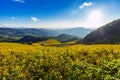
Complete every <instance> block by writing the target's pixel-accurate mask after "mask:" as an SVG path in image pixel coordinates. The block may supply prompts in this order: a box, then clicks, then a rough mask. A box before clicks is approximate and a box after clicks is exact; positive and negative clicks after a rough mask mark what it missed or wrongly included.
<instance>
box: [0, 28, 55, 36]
mask: <svg viewBox="0 0 120 80" xmlns="http://www.w3.org/2000/svg"><path fill="white" fill-rule="evenodd" d="M0 35H5V36H14V37H23V36H26V35H36V36H56V35H57V32H55V31H53V30H48V29H37V28H16V29H15V28H0Z"/></svg>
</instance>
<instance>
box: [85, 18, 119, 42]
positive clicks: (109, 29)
mask: <svg viewBox="0 0 120 80" xmlns="http://www.w3.org/2000/svg"><path fill="white" fill-rule="evenodd" d="M83 43H87V44H89V43H120V19H117V20H114V21H112V22H110V23H108V24H106V25H104V26H102V27H100V28H98V29H97V30H95V31H93V32H91V33H90V34H88V35H87V36H86V37H85V38H84V39H83Z"/></svg>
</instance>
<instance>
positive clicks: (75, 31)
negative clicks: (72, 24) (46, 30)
mask: <svg viewBox="0 0 120 80" xmlns="http://www.w3.org/2000/svg"><path fill="white" fill-rule="evenodd" d="M56 31H57V32H58V33H61V34H69V35H75V36H78V37H82V38H84V37H85V36H86V35H87V34H89V33H90V32H92V31H93V29H89V28H83V27H77V28H69V29H59V30H56Z"/></svg>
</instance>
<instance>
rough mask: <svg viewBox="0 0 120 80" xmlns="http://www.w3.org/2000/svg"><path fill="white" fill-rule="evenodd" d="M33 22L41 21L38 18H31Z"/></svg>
mask: <svg viewBox="0 0 120 80" xmlns="http://www.w3.org/2000/svg"><path fill="white" fill-rule="evenodd" d="M31 20H32V21H35V22H37V21H39V19H38V18H36V17H31Z"/></svg>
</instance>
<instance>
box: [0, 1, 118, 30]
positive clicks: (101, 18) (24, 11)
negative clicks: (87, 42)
mask: <svg viewBox="0 0 120 80" xmlns="http://www.w3.org/2000/svg"><path fill="white" fill-rule="evenodd" d="M119 5H120V0H0V27H15V28H19V27H24V28H50V29H59V28H74V27H84V28H91V29H96V28H99V27H101V26H103V25H105V24H106V23H108V22H111V21H113V20H115V19H119V18H120V6H119Z"/></svg>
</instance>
